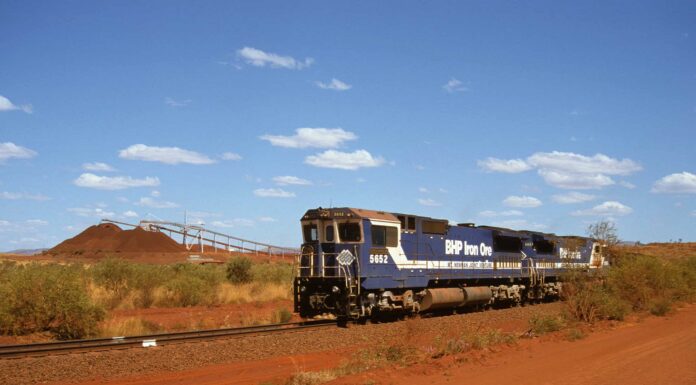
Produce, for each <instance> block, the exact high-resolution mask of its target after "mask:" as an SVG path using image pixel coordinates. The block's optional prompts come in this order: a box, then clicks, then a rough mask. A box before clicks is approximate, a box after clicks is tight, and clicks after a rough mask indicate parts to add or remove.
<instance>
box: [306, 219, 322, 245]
mask: <svg viewBox="0 0 696 385" xmlns="http://www.w3.org/2000/svg"><path fill="white" fill-rule="evenodd" d="M302 232H303V234H304V240H305V242H316V241H317V240H318V239H319V233H318V232H317V225H316V224H314V223H312V224H307V225H304V226H302Z"/></svg>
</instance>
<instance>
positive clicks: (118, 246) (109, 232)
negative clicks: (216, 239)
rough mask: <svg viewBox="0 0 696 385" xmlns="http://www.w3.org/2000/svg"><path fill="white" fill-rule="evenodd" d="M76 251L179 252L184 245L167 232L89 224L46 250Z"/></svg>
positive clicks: (183, 249)
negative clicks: (166, 233)
mask: <svg viewBox="0 0 696 385" xmlns="http://www.w3.org/2000/svg"><path fill="white" fill-rule="evenodd" d="M76 251H81V252H86V251H91V252H94V251H112V252H159V253H168V252H182V251H186V248H185V247H184V246H183V245H181V244H179V243H177V242H176V241H175V240H173V239H172V238H170V237H168V236H167V235H165V234H163V233H160V232H155V231H146V230H143V229H142V228H140V227H136V228H134V229H132V230H122V229H121V228H120V227H118V226H116V225H114V224H112V223H102V224H99V225H94V226H90V227H88V228H87V229H86V230H85V231H83V232H81V233H80V234H77V235H76V236H74V237H72V238H70V239H66V240H65V241H63V242H61V243H59V244H58V245H57V246H55V247H54V248H52V249H51V250H49V251H48V252H49V253H66V252H67V253H72V252H76Z"/></svg>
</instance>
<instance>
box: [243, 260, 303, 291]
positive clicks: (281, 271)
mask: <svg viewBox="0 0 696 385" xmlns="http://www.w3.org/2000/svg"><path fill="white" fill-rule="evenodd" d="M251 277H252V280H253V281H254V282H260V283H275V284H286V285H288V286H291V284H292V278H293V270H292V265H291V264H289V263H284V262H277V263H271V262H264V263H256V264H253V265H252V267H251Z"/></svg>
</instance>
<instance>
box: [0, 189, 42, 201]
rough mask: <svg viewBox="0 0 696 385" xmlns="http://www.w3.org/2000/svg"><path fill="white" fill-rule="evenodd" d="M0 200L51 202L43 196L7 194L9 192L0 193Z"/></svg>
mask: <svg viewBox="0 0 696 385" xmlns="http://www.w3.org/2000/svg"><path fill="white" fill-rule="evenodd" d="M0 199H6V200H11V201H14V200H20V199H23V200H29V201H48V200H51V198H50V197H47V196H45V195H43V194H27V193H23V192H9V191H3V192H0Z"/></svg>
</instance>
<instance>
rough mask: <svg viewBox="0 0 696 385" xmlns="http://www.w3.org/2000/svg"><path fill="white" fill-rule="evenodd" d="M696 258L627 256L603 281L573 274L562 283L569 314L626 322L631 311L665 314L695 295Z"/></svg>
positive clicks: (567, 276) (592, 318)
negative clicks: (667, 259) (678, 303)
mask: <svg viewBox="0 0 696 385" xmlns="http://www.w3.org/2000/svg"><path fill="white" fill-rule="evenodd" d="M695 281H696V258H689V259H686V260H677V261H666V260H663V259H660V258H657V257H651V256H646V255H640V254H624V255H621V256H620V258H617V260H616V263H615V264H614V265H613V266H612V267H611V268H610V269H608V272H607V276H606V277H605V278H603V279H598V278H592V277H588V276H587V275H586V274H584V273H583V272H580V271H578V272H575V271H573V272H570V273H568V274H567V275H566V276H565V279H564V283H563V297H564V299H565V300H566V305H567V310H568V313H569V314H570V315H571V316H572V317H573V318H575V319H578V320H581V321H586V322H594V321H595V320H597V319H619V320H620V319H623V317H624V316H625V315H626V314H628V312H630V311H631V310H635V311H650V312H651V313H653V314H655V315H664V314H666V313H667V312H668V311H669V310H670V307H671V305H672V303H674V302H675V301H690V300H693V299H694V297H695V295H696V282H695Z"/></svg>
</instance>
